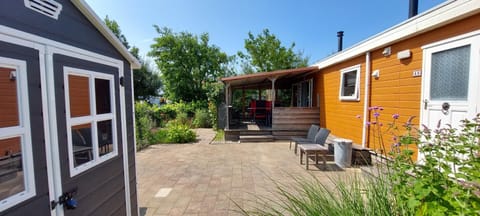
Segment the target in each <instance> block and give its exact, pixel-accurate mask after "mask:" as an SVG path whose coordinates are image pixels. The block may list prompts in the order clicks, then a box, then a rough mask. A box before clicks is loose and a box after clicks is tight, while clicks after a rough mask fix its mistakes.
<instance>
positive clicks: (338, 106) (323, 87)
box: [314, 56, 365, 143]
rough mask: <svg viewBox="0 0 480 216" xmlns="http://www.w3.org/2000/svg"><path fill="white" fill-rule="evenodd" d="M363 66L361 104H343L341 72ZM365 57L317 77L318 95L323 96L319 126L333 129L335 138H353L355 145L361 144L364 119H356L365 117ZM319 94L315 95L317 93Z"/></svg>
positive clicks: (326, 69) (355, 102)
mask: <svg viewBox="0 0 480 216" xmlns="http://www.w3.org/2000/svg"><path fill="white" fill-rule="evenodd" d="M358 64H361V69H360V74H358V75H359V76H360V87H359V88H360V89H359V98H360V101H341V100H340V99H339V91H340V79H341V77H340V76H341V75H340V70H342V69H344V68H348V67H351V66H355V65H358ZM363 76H365V57H363V56H362V57H358V58H355V59H352V60H350V61H346V62H342V63H340V64H337V65H334V66H332V67H328V68H325V69H322V70H321V72H320V73H317V75H316V81H317V82H316V83H317V85H315V92H317V93H318V94H319V95H320V125H321V126H322V127H326V128H328V129H330V130H331V133H332V134H334V135H335V136H339V137H345V138H348V139H352V140H353V142H355V143H361V142H362V120H361V119H357V118H355V116H356V115H362V114H363V99H362V98H363V97H364V87H365V86H364V85H365V80H364V79H363ZM314 95H316V94H314Z"/></svg>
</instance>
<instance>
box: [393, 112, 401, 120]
mask: <svg viewBox="0 0 480 216" xmlns="http://www.w3.org/2000/svg"><path fill="white" fill-rule="evenodd" d="M398 117H400V115H399V114H398V113H395V114H393V115H392V118H393V119H398Z"/></svg>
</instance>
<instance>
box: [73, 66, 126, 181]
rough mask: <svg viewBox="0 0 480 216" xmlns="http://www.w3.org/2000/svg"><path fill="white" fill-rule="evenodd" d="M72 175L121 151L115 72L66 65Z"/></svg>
mask: <svg viewBox="0 0 480 216" xmlns="http://www.w3.org/2000/svg"><path fill="white" fill-rule="evenodd" d="M64 74H65V80H64V82H65V98H66V100H65V101H66V103H65V106H66V110H67V136H68V152H69V157H70V160H69V163H70V164H69V166H70V175H71V176H75V175H77V174H78V173H81V172H83V171H85V170H87V169H89V168H91V167H94V166H96V165H97V164H99V163H101V162H103V161H105V160H108V159H110V158H112V157H115V156H116V155H117V152H118V147H117V146H118V145H117V138H116V137H117V135H116V131H117V130H116V129H115V128H116V127H115V125H116V117H115V113H116V112H115V106H114V105H115V91H114V85H113V80H114V77H113V75H109V74H105V73H99V72H93V71H87V70H82V69H76V68H70V67H64Z"/></svg>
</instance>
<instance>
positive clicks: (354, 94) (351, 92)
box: [340, 65, 360, 101]
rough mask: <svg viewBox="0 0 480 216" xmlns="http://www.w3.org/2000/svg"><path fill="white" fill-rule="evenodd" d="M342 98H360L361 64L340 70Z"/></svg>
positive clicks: (354, 99)
mask: <svg viewBox="0 0 480 216" xmlns="http://www.w3.org/2000/svg"><path fill="white" fill-rule="evenodd" d="M340 76H341V77H340V100H353V101H358V100H359V99H360V95H359V88H360V65H356V66H353V67H349V68H345V69H343V70H341V71H340Z"/></svg>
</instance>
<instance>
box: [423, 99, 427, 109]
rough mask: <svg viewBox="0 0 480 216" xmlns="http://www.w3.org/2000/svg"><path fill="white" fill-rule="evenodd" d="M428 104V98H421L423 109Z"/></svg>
mask: <svg viewBox="0 0 480 216" xmlns="http://www.w3.org/2000/svg"><path fill="white" fill-rule="evenodd" d="M427 106H428V99H426V98H425V99H423V109H427Z"/></svg>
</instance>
